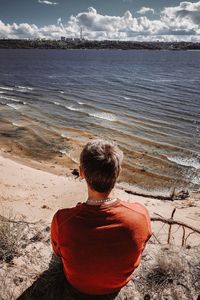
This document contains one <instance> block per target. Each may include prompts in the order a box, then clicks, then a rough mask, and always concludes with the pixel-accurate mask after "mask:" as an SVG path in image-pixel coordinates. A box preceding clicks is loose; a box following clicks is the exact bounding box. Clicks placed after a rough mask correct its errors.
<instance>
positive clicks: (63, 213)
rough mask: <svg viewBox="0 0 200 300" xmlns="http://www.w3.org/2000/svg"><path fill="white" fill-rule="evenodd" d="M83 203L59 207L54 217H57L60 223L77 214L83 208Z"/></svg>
mask: <svg viewBox="0 0 200 300" xmlns="http://www.w3.org/2000/svg"><path fill="white" fill-rule="evenodd" d="M81 207H82V204H77V205H76V206H74V207H70V208H63V209H59V210H58V211H57V212H56V213H55V215H54V217H53V218H56V220H57V223H58V224H60V225H61V224H62V223H63V222H66V221H68V220H69V219H71V218H72V217H73V216H75V215H76V214H77V213H78V212H79V211H80V209H81Z"/></svg>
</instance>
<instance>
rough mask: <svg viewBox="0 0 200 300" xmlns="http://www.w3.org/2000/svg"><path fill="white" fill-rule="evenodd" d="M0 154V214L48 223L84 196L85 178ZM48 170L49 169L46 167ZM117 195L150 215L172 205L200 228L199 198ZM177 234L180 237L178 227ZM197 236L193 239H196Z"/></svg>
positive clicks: (181, 217)
mask: <svg viewBox="0 0 200 300" xmlns="http://www.w3.org/2000/svg"><path fill="white" fill-rule="evenodd" d="M1 154H2V156H0V214H1V215H11V216H13V217H15V218H20V219H21V218H24V219H26V220H28V221H38V220H43V221H46V222H48V223H50V222H51V218H52V216H53V214H54V213H55V212H56V211H57V210H58V209H59V208H63V207H71V206H73V205H76V203H77V202H84V201H85V200H86V199H87V189H86V184H85V182H84V181H80V180H79V179H75V178H74V177H72V176H71V177H69V176H68V177H64V176H59V175H55V174H52V173H50V172H47V171H43V170H39V169H42V165H41V166H39V165H38V166H37V169H35V168H32V167H30V166H27V165H24V164H22V163H19V162H16V161H14V160H11V158H10V157H9V158H8V157H5V156H3V153H1ZM49 171H51V169H49ZM115 195H116V197H119V198H121V199H124V200H127V201H131V202H134V201H137V202H141V203H143V204H145V205H146V206H147V208H148V209H149V212H150V215H151V216H155V213H156V214H160V215H161V216H163V217H166V218H168V217H170V215H171V212H172V210H173V208H174V207H176V208H177V210H176V213H175V217H174V218H175V219H178V220H181V221H183V222H185V223H187V224H190V225H192V226H194V227H196V228H200V201H199V200H198V199H196V200H195V199H187V200H182V201H180V200H179V201H178V200H177V201H173V202H171V201H163V200H158V199H151V198H146V197H140V196H134V195H130V194H127V193H126V192H125V191H124V190H122V189H120V188H117V189H116V190H115ZM161 225H162V224H161V223H158V222H155V223H154V224H153V228H154V231H155V232H157V231H158V230H160V228H161ZM166 232H168V229H167V225H166V226H165V227H164V229H162V230H161V232H160V233H159V237H160V238H162V236H165V235H166ZM178 235H180V236H182V232H181V231H180V230H179V232H178ZM196 239H198V236H197V237H195V238H192V242H194V240H195V241H196V242H199V243H200V241H198V240H196Z"/></svg>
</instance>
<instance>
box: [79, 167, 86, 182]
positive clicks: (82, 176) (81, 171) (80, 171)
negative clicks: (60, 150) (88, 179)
mask: <svg viewBox="0 0 200 300" xmlns="http://www.w3.org/2000/svg"><path fill="white" fill-rule="evenodd" d="M79 174H80V177H81V179H84V178H85V176H84V173H83V169H82V167H81V166H79Z"/></svg>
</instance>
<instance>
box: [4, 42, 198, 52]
mask: <svg viewBox="0 0 200 300" xmlns="http://www.w3.org/2000/svg"><path fill="white" fill-rule="evenodd" d="M33 48H37V49H122V50H129V49H138V50H140V49H149V50H200V43H191V42H159V41H157V42H131V41H110V40H106V41H88V40H79V39H76V40H70V39H69V40H67V39H66V40H65V41H62V40H39V39H37V40H20V39H0V49H33Z"/></svg>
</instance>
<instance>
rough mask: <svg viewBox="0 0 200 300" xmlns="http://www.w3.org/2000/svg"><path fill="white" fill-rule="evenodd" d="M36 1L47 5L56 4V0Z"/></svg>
mask: <svg viewBox="0 0 200 300" xmlns="http://www.w3.org/2000/svg"><path fill="white" fill-rule="evenodd" d="M38 3H41V4H47V5H58V2H52V1H47V0H38Z"/></svg>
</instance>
